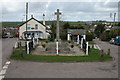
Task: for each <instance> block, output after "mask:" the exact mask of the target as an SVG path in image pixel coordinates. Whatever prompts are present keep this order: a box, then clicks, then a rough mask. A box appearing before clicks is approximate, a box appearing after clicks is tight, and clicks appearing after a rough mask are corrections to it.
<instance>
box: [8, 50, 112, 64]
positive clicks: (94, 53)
mask: <svg viewBox="0 0 120 80" xmlns="http://www.w3.org/2000/svg"><path fill="white" fill-rule="evenodd" d="M10 58H11V59H14V60H28V61H47V62H69V61H70V62H89V61H90V62H91V61H93V62H94V61H108V60H112V57H111V56H109V55H106V54H103V56H102V57H101V55H100V51H99V50H97V49H93V48H91V49H90V52H89V56H57V55H56V56H55V55H54V56H53V55H52V56H40V55H32V54H26V51H25V50H24V49H22V51H20V50H19V49H16V50H15V51H14V53H13V54H12V55H11V57H10Z"/></svg>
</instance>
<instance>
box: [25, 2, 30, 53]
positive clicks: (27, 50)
mask: <svg viewBox="0 0 120 80" xmlns="http://www.w3.org/2000/svg"><path fill="white" fill-rule="evenodd" d="M27 18H28V2H27V3H26V33H25V35H24V36H25V40H26V42H25V45H26V53H27V54H28V53H29V47H28V41H27Z"/></svg>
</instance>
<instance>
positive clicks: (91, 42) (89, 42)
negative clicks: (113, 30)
mask: <svg viewBox="0 0 120 80" xmlns="http://www.w3.org/2000/svg"><path fill="white" fill-rule="evenodd" d="M88 44H96V43H95V42H93V41H88Z"/></svg>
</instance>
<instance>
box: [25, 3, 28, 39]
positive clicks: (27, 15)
mask: <svg viewBox="0 0 120 80" xmlns="http://www.w3.org/2000/svg"><path fill="white" fill-rule="evenodd" d="M27 18H28V2H27V3H26V34H25V38H26V41H27Z"/></svg>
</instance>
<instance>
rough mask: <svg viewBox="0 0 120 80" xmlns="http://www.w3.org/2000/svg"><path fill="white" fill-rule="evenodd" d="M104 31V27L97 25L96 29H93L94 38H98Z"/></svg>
mask: <svg viewBox="0 0 120 80" xmlns="http://www.w3.org/2000/svg"><path fill="white" fill-rule="evenodd" d="M104 30H105V25H104V24H101V23H99V24H98V25H97V27H96V28H95V34H96V36H97V37H99V36H100V34H101V33H102V32H103V31H104Z"/></svg>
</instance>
